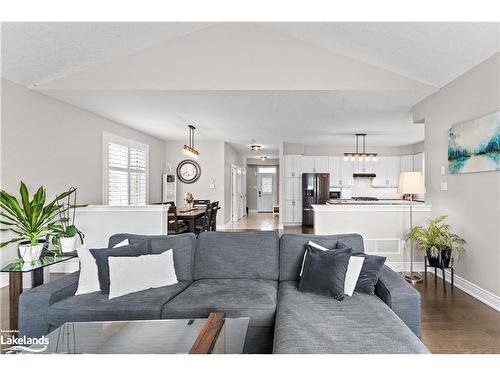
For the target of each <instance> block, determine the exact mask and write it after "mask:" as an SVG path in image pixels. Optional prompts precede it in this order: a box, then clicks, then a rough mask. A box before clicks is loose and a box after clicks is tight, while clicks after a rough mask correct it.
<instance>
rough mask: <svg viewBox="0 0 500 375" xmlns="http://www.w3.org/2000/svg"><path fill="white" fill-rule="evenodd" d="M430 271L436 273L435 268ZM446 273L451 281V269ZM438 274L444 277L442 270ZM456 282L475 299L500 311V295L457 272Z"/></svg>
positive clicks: (457, 285) (459, 287) (458, 286)
mask: <svg viewBox="0 0 500 375" xmlns="http://www.w3.org/2000/svg"><path fill="white" fill-rule="evenodd" d="M429 272H430V273H434V268H430V269H429ZM444 273H445V277H446V280H447V281H449V282H451V272H450V271H449V270H445V271H444ZM437 275H438V277H439V278H442V274H441V272H440V271H438V273H437ZM454 284H455V286H456V287H457V288H458V289H460V290H462V291H464V292H465V293H467V294H469V295H470V296H472V297H474V298H475V299H478V300H479V301H481V302H482V303H484V304H486V305H488V306H490V307H491V308H493V309H495V310H497V311H500V296H497V295H495V294H493V293H491V292H488V291H487V290H485V289H483V288H481V287H479V286H477V285H476V284H474V283H471V282H470V281H468V280H465V279H464V278H463V277H460V276H457V274H456V273H455V282H454Z"/></svg>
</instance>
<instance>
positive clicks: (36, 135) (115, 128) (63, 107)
mask: <svg viewBox="0 0 500 375" xmlns="http://www.w3.org/2000/svg"><path fill="white" fill-rule="evenodd" d="M1 82H2V85H1V89H2V91H1V93H2V97H1V103H2V115H1V119H2V121H1V168H0V173H1V188H2V189H3V190H6V191H7V192H9V193H11V194H16V195H17V192H18V191H19V181H20V180H23V181H24V182H25V183H26V184H27V186H28V188H29V189H30V191H33V190H34V189H35V188H37V187H38V186H41V185H43V186H45V187H46V189H47V197H49V198H50V197H54V196H55V195H56V194H57V193H60V192H62V191H64V190H66V189H68V188H69V187H71V186H75V187H77V188H78V200H79V202H80V203H88V204H102V197H103V181H102V173H103V172H102V149H103V147H102V133H103V132H104V131H105V132H109V133H112V134H117V135H120V136H122V137H126V138H130V139H133V140H135V141H138V142H142V143H145V144H148V145H149V167H150V170H149V199H150V201H152V202H154V201H158V200H159V199H160V191H161V174H162V171H163V168H164V142H163V141H162V140H160V139H157V138H154V137H151V136H148V135H145V134H143V133H140V132H138V131H135V130H132V129H131V128H128V127H126V126H124V125H121V124H118V123H116V122H113V121H110V120H108V119H105V118H103V117H100V116H97V115H95V114H92V113H90V112H88V111H84V110H81V109H78V108H76V107H73V106H71V105H68V104H66V103H63V102H60V101H58V100H56V99H53V98H50V97H47V96H45V95H41V94H39V93H36V92H33V91H30V90H28V89H26V88H25V87H22V86H20V85H17V84H15V83H13V82H11V81H8V80H5V79H2V81H1ZM15 249H16V246H15V245H9V246H8V247H7V248H4V249H1V250H0V259H1V261H2V263H5V262H6V261H7V260H11V259H14V258H15V257H16V255H15Z"/></svg>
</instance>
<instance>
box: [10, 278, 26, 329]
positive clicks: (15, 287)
mask: <svg viewBox="0 0 500 375" xmlns="http://www.w3.org/2000/svg"><path fill="white" fill-rule="evenodd" d="M22 292H23V273H22V272H9V323H10V329H11V330H15V331H17V330H18V328H19V325H18V319H19V296H20V295H21V293H22Z"/></svg>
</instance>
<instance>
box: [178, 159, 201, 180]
mask: <svg viewBox="0 0 500 375" xmlns="http://www.w3.org/2000/svg"><path fill="white" fill-rule="evenodd" d="M200 174H201V168H200V165H199V164H198V163H197V162H195V161H193V160H189V159H186V160H183V161H181V162H180V163H179V165H178V166H177V177H179V180H181V181H182V182H184V183H185V184H192V183H193V182H195V181H197V180H198V179H199V178H200Z"/></svg>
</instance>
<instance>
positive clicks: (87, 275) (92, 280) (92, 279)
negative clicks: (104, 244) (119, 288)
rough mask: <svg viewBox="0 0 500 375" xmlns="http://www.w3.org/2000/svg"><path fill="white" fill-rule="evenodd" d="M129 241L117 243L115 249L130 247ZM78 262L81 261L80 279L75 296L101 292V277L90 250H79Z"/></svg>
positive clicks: (77, 251)
mask: <svg viewBox="0 0 500 375" xmlns="http://www.w3.org/2000/svg"><path fill="white" fill-rule="evenodd" d="M128 244H129V243H128V239H125V240H123V241H122V242H120V243H117V244H116V245H115V246H113V248H115V247H122V246H128ZM76 253H77V255H78V260H79V261H80V276H79V277H78V288H77V289H76V293H75V296H77V295H79V294H87V293H94V292H99V291H100V290H101V287H100V286H99V277H98V276H97V263H96V262H95V258H94V256H93V255H92V254H91V253H90V250H89V249H77V250H76Z"/></svg>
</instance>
